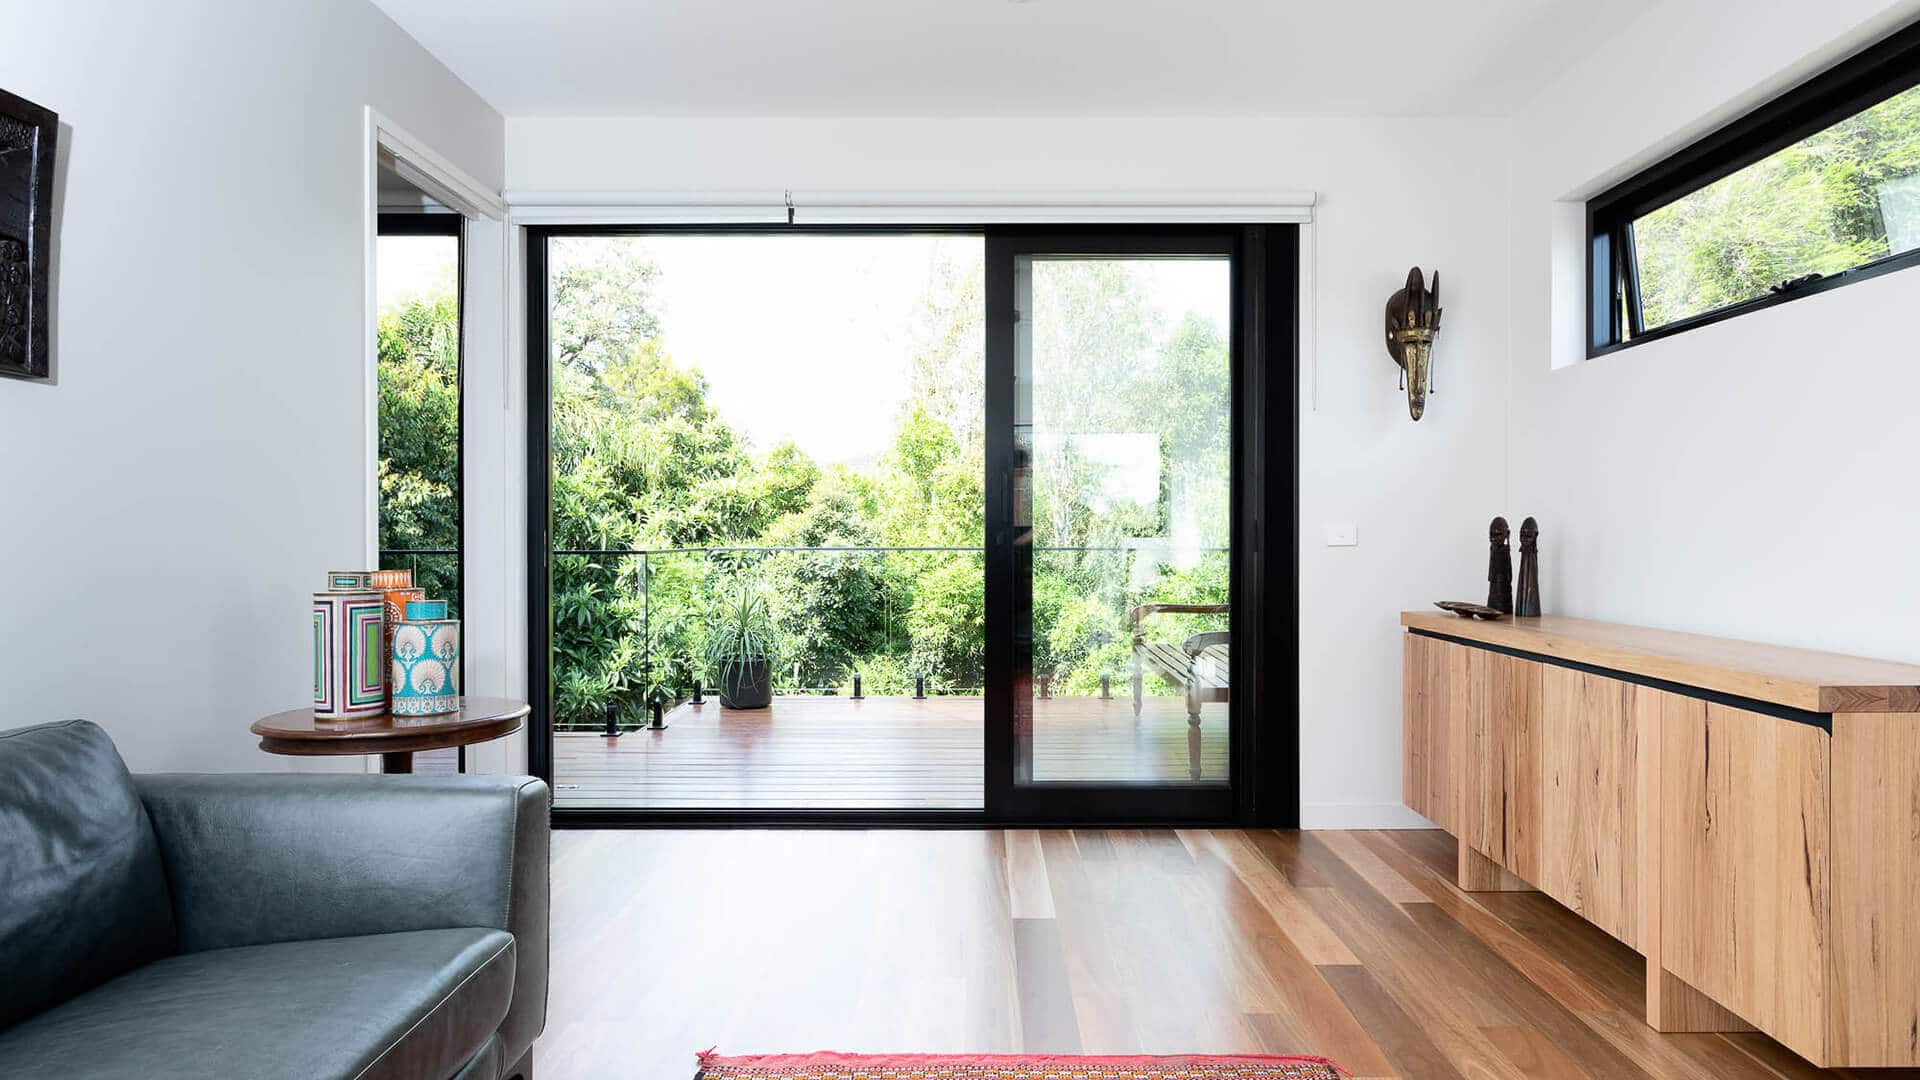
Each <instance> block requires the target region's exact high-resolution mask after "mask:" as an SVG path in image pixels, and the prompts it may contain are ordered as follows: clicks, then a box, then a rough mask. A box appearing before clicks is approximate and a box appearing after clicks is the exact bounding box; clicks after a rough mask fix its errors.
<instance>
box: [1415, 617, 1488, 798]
mask: <svg viewBox="0 0 1920 1080" xmlns="http://www.w3.org/2000/svg"><path fill="white" fill-rule="evenodd" d="M1402 636H1403V637H1404V638H1405V639H1406V648H1405V653H1404V654H1403V659H1404V671H1403V673H1402V677H1403V679H1404V683H1403V687H1404V693H1405V701H1404V702H1403V704H1402V709H1403V711H1402V716H1403V725H1404V729H1403V731H1402V733H1401V738H1402V747H1401V754H1402V759H1401V776H1402V779H1401V788H1402V790H1401V797H1402V798H1403V799H1404V800H1405V801H1406V804H1407V805H1408V806H1409V807H1411V808H1412V809H1413V810H1414V811H1415V812H1417V813H1419V814H1421V815H1423V816H1425V817H1426V818H1427V819H1428V820H1429V821H1432V822H1433V823H1434V824H1435V825H1438V826H1440V827H1441V828H1442V829H1445V830H1447V831H1448V832H1451V833H1456V834H1457V833H1458V832H1459V827H1460V825H1459V820H1458V818H1459V801H1460V798H1459V792H1460V777H1459V774H1458V770H1457V766H1458V763H1457V762H1455V761H1454V744H1455V740H1456V739H1457V738H1458V737H1459V736H1460V735H1461V734H1462V732H1463V730H1464V727H1463V725H1464V724H1465V723H1466V716H1467V674H1468V673H1467V667H1468V660H1469V656H1470V654H1471V653H1473V652H1476V651H1478V650H1474V649H1469V648H1467V647H1466V646H1464V645H1456V644H1454V643H1453V642H1451V641H1440V640H1438V639H1436V638H1430V637H1422V636H1421V635H1419V634H1405V635H1402Z"/></svg>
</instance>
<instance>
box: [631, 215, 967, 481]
mask: <svg viewBox="0 0 1920 1080" xmlns="http://www.w3.org/2000/svg"><path fill="white" fill-rule="evenodd" d="M634 242H635V243H638V244H640V245H642V247H643V248H644V250H645V251H646V252H647V254H648V256H649V257H650V258H651V259H652V261H653V263H654V264H655V265H656V266H657V267H658V268H659V274H658V276H656V277H655V278H654V283H653V287H654V297H655V303H654V313H655V314H656V315H658V316H659V318H660V330H661V336H662V337H663V338H664V339H665V342H666V347H667V351H668V352H669V353H670V354H672V356H673V357H674V359H675V360H677V361H679V362H680V363H682V364H691V365H693V366H695V367H698V368H699V369H700V371H701V372H702V373H703V374H704V375H706V377H707V381H708V384H709V386H710V388H711V391H712V393H711V400H712V401H713V403H714V406H715V407H716V408H717V409H719V411H720V415H721V416H723V417H725V418H726V419H727V422H728V423H729V424H731V425H733V427H734V429H735V430H737V431H743V432H745V433H746V435H747V436H748V437H749V438H750V439H752V440H753V444H754V446H755V447H756V448H759V449H763V450H764V449H766V448H767V447H769V446H772V445H774V444H775V443H778V442H780V441H781V440H782V439H792V440H793V441H794V442H795V443H796V444H798V445H799V446H800V448H801V449H803V450H805V451H806V452H807V453H808V454H810V455H811V456H812V457H813V458H814V459H815V460H817V461H821V462H847V463H854V464H865V463H868V462H871V461H874V460H876V459H878V458H879V456H880V454H881V452H882V451H883V450H884V449H885V448H886V446H887V443H888V437H889V435H890V433H891V432H892V430H893V420H894V416H895V415H896V414H897V413H898V412H899V409H900V406H901V404H902V403H903V402H905V401H906V399H907V392H908V382H909V379H910V376H911V352H912V346H913V326H914V315H915V311H916V309H917V307H918V305H919V300H920V297H921V296H922V295H923V294H924V293H925V291H926V289H927V285H928V281H929V278H930V275H931V272H932V269H933V267H934V265H935V258H936V256H937V254H939V253H940V252H941V251H943V250H944V251H945V253H946V254H947V255H948V257H949V258H951V259H952V260H953V261H954V262H955V263H957V264H959V265H962V266H966V265H975V266H977V265H978V264H979V261H980V258H981V249H982V241H981V240H980V238H979V237H976V236H650V237H645V238H643V239H639V240H636V241H634Z"/></svg>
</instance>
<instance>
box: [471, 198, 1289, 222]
mask: <svg viewBox="0 0 1920 1080" xmlns="http://www.w3.org/2000/svg"><path fill="white" fill-rule="evenodd" d="M507 201H508V202H509V204H510V205H511V206H512V208H513V219H514V221H515V222H517V223H520V224H524V225H548V224H561V223H581V224H622V223H626V224H642V225H646V224H728V223H734V224H741V223H744V224H776V223H783V222H787V221H789V220H790V221H792V222H793V223H794V224H801V225H995V224H1007V225H1017V224H1063V225H1068V224H1139V223H1208V222H1218V223H1232V224H1240V223H1245V224H1258V223H1273V222H1297V223H1305V222H1309V221H1312V220H1313V203H1314V195H1313V193H1312V192H1292V191H1289V192H1274V191H1039V190H1034V191H1020V190H1004V191H807V190H794V191H791V192H784V191H782V192H766V191H752V192H719V193H716V192H609V191H582V192H555V191H509V192H508V193H507Z"/></svg>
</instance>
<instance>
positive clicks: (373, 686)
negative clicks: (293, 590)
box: [313, 575, 387, 719]
mask: <svg viewBox="0 0 1920 1080" xmlns="http://www.w3.org/2000/svg"><path fill="white" fill-rule="evenodd" d="M328 576H329V577H331V576H332V575H328ZM385 607H386V603H385V600H384V598H383V597H381V595H380V594H379V593H372V592H359V593H353V592H322V593H314V594H313V715H314V716H315V717H317V718H321V719H335V718H339V717H342V716H369V715H372V714H375V713H380V712H385V711H386V708H387V680H386V665H385V663H383V661H384V660H385V658H386V647H385V641H386V633H385V629H384V621H385V619H384V616H385Z"/></svg>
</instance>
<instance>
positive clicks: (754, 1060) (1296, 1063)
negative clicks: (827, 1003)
mask: <svg viewBox="0 0 1920 1080" xmlns="http://www.w3.org/2000/svg"><path fill="white" fill-rule="evenodd" d="M1345 1075H1346V1073H1345V1071H1343V1070H1342V1069H1341V1068H1340V1066H1338V1065H1335V1064H1334V1063H1333V1062H1331V1061H1328V1060H1327V1059H1326V1058H1317V1057H1277V1056H1274V1055H1271V1054H1252V1055H1243V1056H1238V1057H1232V1056H1223V1055H1216V1054H1183V1055H1179V1056H1175V1057H1142V1056H1126V1057H1065V1056H1057V1055H1048V1054H1039V1055H1033V1054H765V1055H760V1056H757V1057H721V1056H720V1055H719V1054H716V1053H714V1052H713V1051H711V1050H709V1051H708V1052H706V1053H704V1054H701V1055H700V1071H699V1072H697V1073H695V1074H694V1080H1339V1078H1340V1077H1344V1076H1345Z"/></svg>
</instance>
